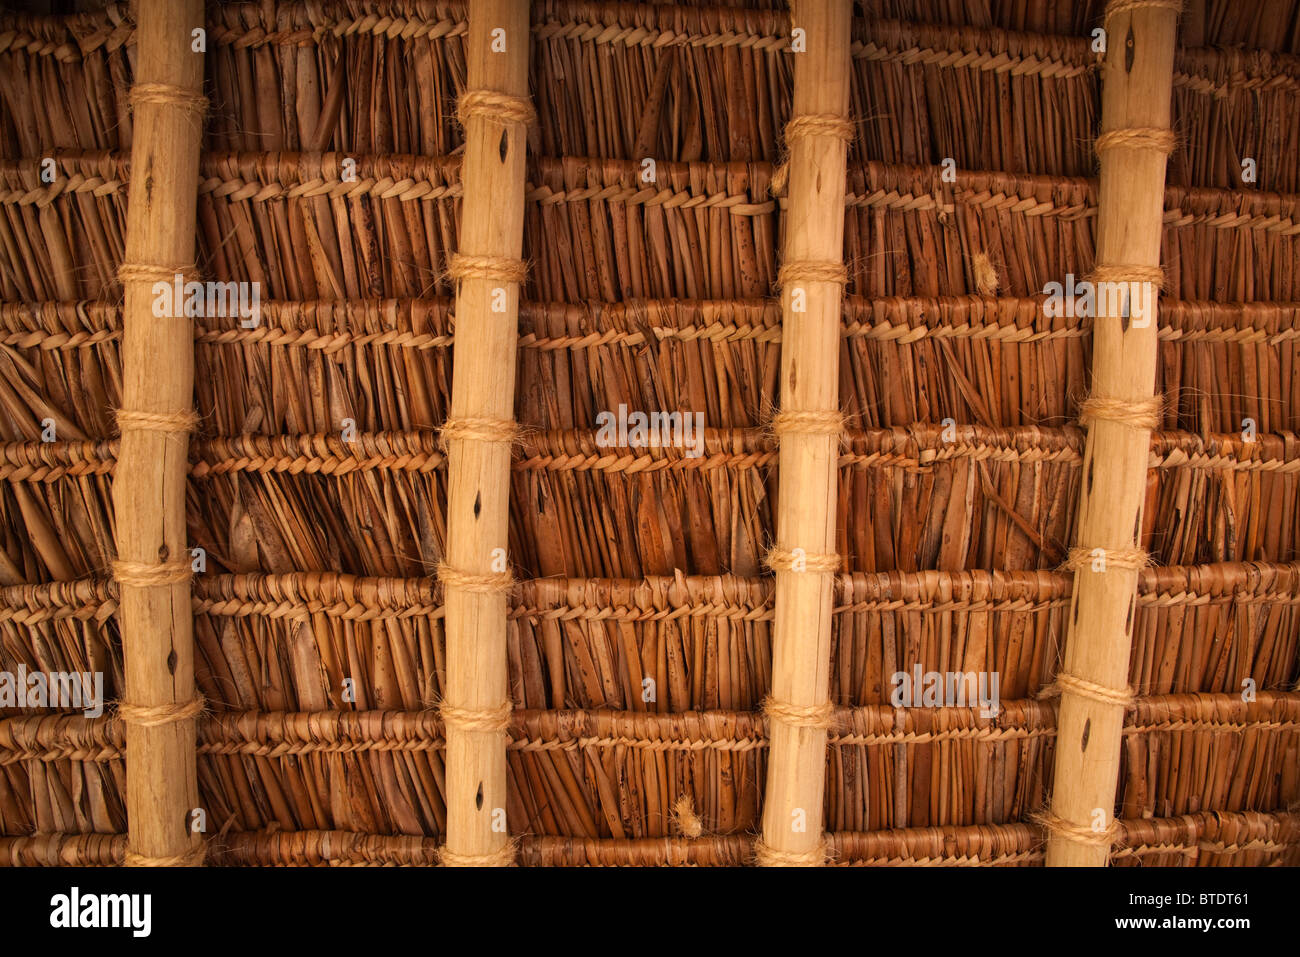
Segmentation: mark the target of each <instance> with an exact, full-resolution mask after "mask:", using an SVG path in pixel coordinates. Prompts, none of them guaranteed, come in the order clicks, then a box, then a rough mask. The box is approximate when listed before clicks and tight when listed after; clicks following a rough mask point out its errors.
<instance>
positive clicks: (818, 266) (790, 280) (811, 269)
mask: <svg viewBox="0 0 1300 957" xmlns="http://www.w3.org/2000/svg"><path fill="white" fill-rule="evenodd" d="M848 281H849V271H848V270H847V269H846V268H845V267H844V264H843V263H836V262H814V261H811V260H799V261H796V262H788V263H786V264H785V265H784V266H782V267H781V270H780V272H778V273H777V274H776V284H777V285H778V286H780V287H781V288H782V289H788V288H789V287H790V286H791V285H793V284H794V283H797V282H835V283H839V284H840V285H841V286H842V285H844V284H845V283H847V282H848Z"/></svg>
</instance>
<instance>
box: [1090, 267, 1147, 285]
mask: <svg viewBox="0 0 1300 957" xmlns="http://www.w3.org/2000/svg"><path fill="white" fill-rule="evenodd" d="M1088 282H1090V283H1093V284H1094V285H1095V284H1097V283H1103V282H1105V283H1130V282H1138V283H1142V282H1145V283H1150V284H1151V285H1153V286H1155V287H1156V289H1164V288H1165V271H1164V269H1163V268H1161V267H1160V266H1134V265H1125V264H1123V263H1098V264H1097V266H1096V267H1095V268H1094V269H1093V270H1092V272H1090V273H1089V274H1088Z"/></svg>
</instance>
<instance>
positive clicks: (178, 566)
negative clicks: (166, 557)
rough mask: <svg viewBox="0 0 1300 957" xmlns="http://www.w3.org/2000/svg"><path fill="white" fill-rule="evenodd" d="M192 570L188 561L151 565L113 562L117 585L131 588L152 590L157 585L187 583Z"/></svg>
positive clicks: (192, 572) (146, 563)
mask: <svg viewBox="0 0 1300 957" xmlns="http://www.w3.org/2000/svg"><path fill="white" fill-rule="evenodd" d="M193 574H194V570H193V569H192V568H191V567H190V563H189V562H188V561H181V562H163V563H162V564H160V565H151V564H149V563H148V562H127V561H116V562H113V578H114V579H115V580H116V581H117V583H118V584H119V585H128V586H130V587H132V588H154V587H157V586H159V585H179V584H180V583H181V582H185V581H189V580H190V576H191V575H193Z"/></svg>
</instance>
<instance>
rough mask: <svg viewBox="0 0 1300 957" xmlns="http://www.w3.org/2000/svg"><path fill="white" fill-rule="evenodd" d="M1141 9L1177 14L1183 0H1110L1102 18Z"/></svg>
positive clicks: (1179, 11) (1106, 18)
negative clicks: (1167, 11)
mask: <svg viewBox="0 0 1300 957" xmlns="http://www.w3.org/2000/svg"><path fill="white" fill-rule="evenodd" d="M1142 9H1153V10H1172V11H1174V13H1175V14H1179V13H1182V12H1183V0H1111V2H1110V3H1109V4H1107V5H1106V12H1105V14H1104V15H1103V20H1109V19H1110V18H1111V17H1114V16H1118V15H1119V14H1121V13H1131V12H1132V11H1134V10H1142Z"/></svg>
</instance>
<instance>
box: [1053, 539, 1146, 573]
mask: <svg viewBox="0 0 1300 957" xmlns="http://www.w3.org/2000/svg"><path fill="white" fill-rule="evenodd" d="M1098 550H1100V551H1101V555H1100V556H1098V557H1100V558H1101V559H1102V561H1103V562H1105V566H1106V569H1107V570H1110V569H1112V568H1124V569H1143V568H1146V567H1147V566H1148V565H1150V564H1151V554H1150V553H1149V552H1147V551H1144V550H1143V549H1141V548H1134V547H1133V546H1125V547H1123V548H1101V546H1099V545H1094V546H1092V547H1091V548H1086V547H1082V546H1080V547H1077V548H1072V549H1070V554H1069V555H1068V556H1067V558H1066V559H1065V562H1064V564H1062V565H1061V567H1062V568H1068V569H1070V570H1071V571H1076V572H1077V571H1085V570H1086V571H1092V563H1093V561H1094V560H1095V559H1094V557H1093V554H1092V553H1093V552H1094V551H1098Z"/></svg>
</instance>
